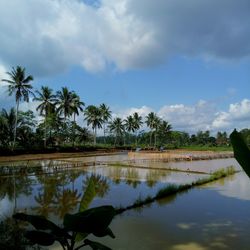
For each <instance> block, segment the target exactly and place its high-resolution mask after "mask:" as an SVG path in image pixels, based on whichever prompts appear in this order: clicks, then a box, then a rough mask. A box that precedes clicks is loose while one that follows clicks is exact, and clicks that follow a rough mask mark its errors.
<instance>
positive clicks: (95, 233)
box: [93, 227, 115, 239]
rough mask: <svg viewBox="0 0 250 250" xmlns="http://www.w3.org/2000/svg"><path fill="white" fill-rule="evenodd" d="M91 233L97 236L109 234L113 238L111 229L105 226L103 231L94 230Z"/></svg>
mask: <svg viewBox="0 0 250 250" xmlns="http://www.w3.org/2000/svg"><path fill="white" fill-rule="evenodd" d="M93 234H94V235H95V236H97V237H105V236H110V237H111V238H113V239H114V238H115V235H114V234H113V232H112V230H111V229H110V228H109V227H107V228H106V229H105V230H103V231H95V232H94V233H93Z"/></svg>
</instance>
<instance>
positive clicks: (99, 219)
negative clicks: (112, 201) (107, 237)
mask: <svg viewBox="0 0 250 250" xmlns="http://www.w3.org/2000/svg"><path fill="white" fill-rule="evenodd" d="M114 216H115V209H114V208H113V207H112V206H101V207H96V208H91V209H88V210H85V211H84V212H80V213H76V214H66V215H65V217H64V222H63V224H64V227H65V229H67V230H68V231H75V232H82V233H97V234H98V233H100V232H103V231H105V230H106V229H107V227H108V226H109V224H110V223H111V221H112V219H113V217H114Z"/></svg>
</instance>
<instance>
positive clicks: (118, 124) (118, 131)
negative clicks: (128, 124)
mask: <svg viewBox="0 0 250 250" xmlns="http://www.w3.org/2000/svg"><path fill="white" fill-rule="evenodd" d="M109 129H110V131H111V132H113V133H114V134H115V144H116V141H117V138H119V137H122V135H123V133H124V131H125V127H124V124H123V121H122V119H121V118H119V117H117V118H115V119H114V120H113V121H112V122H111V123H110V124H109Z"/></svg>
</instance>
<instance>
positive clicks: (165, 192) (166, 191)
mask: <svg viewBox="0 0 250 250" xmlns="http://www.w3.org/2000/svg"><path fill="white" fill-rule="evenodd" d="M236 172H237V171H236V170H235V169H234V168H233V167H228V168H226V169H220V170H218V171H215V172H213V173H212V174H211V175H210V176H208V177H205V178H202V179H199V180H197V181H194V182H192V183H190V184H181V185H175V184H170V185H168V186H166V187H164V188H161V189H160V190H159V191H158V192H157V193H156V195H155V196H153V197H151V196H147V197H146V198H145V199H142V198H141V197H140V198H138V199H137V200H136V201H135V202H134V203H133V204H132V205H129V206H127V207H120V208H118V209H117V210H116V212H117V214H121V213H123V212H125V211H127V210H130V209H135V208H139V207H142V206H144V205H147V204H150V203H152V202H154V201H156V200H159V199H162V198H166V197H168V196H172V195H176V194H178V193H180V192H186V191H188V190H190V189H191V188H194V187H197V186H201V185H204V184H207V183H209V182H212V181H216V180H219V179H221V178H225V177H227V176H230V175H233V174H235V173H236Z"/></svg>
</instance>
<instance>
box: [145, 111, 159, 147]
mask: <svg viewBox="0 0 250 250" xmlns="http://www.w3.org/2000/svg"><path fill="white" fill-rule="evenodd" d="M156 119H157V115H156V113H154V112H150V113H149V114H148V115H147V116H146V125H147V126H148V127H149V128H150V143H149V145H150V146H151V145H152V134H153V129H154V127H155V120H156Z"/></svg>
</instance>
